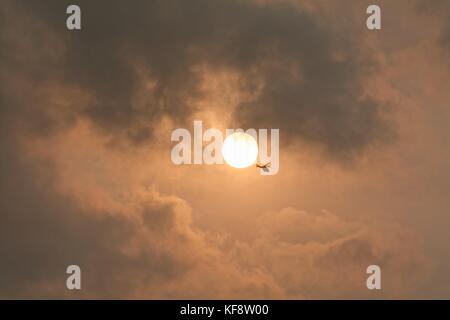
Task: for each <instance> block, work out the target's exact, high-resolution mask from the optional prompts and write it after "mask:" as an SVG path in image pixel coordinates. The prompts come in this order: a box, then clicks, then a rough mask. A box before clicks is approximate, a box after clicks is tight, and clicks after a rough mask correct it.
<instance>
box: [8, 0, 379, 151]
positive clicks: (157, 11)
mask: <svg viewBox="0 0 450 320" xmlns="http://www.w3.org/2000/svg"><path fill="white" fill-rule="evenodd" d="M68 4H69V2H67V1H46V2H45V3H43V2H36V1H26V2H24V3H21V4H20V5H14V6H13V7H16V8H20V9H18V10H21V11H22V12H28V13H29V14H31V15H32V16H33V17H34V18H35V19H37V21H38V23H41V24H44V25H47V26H48V27H49V28H50V30H52V31H53V32H55V34H57V37H56V39H57V41H60V42H61V43H62V44H63V45H64V48H65V50H64V53H63V54H62V56H61V59H59V60H58V61H56V62H55V63H54V64H49V65H47V66H46V68H47V70H46V72H48V74H50V75H52V74H53V75H55V76H56V75H57V76H58V77H60V81H62V82H63V83H65V84H66V85H72V86H77V87H80V88H81V89H83V90H85V91H87V92H90V93H92V95H93V96H94V97H95V99H94V101H91V102H90V103H88V104H86V105H84V107H83V108H82V114H83V115H85V116H88V117H90V118H91V119H92V120H93V121H94V122H95V123H96V124H97V125H98V126H99V127H100V128H103V129H105V130H106V131H107V132H112V133H115V134H125V135H127V136H128V137H130V138H132V140H133V141H142V140H145V139H147V138H149V137H150V136H151V127H152V124H154V123H155V121H158V120H159V119H161V117H162V116H163V115H170V116H171V117H172V118H174V119H175V120H176V121H177V122H178V123H183V121H185V120H186V119H187V117H188V116H189V115H190V114H191V112H192V111H193V108H195V106H194V105H192V104H191V103H190V102H189V101H192V100H193V99H194V100H195V99H197V98H201V97H202V94H203V92H202V90H201V89H200V86H199V85H200V83H199V77H198V74H197V73H196V72H195V70H194V67H196V66H198V65H199V64H208V65H210V66H211V67H212V68H226V69H228V70H234V71H237V72H239V73H240V74H241V76H242V78H243V79H244V80H245V81H246V82H247V83H248V84H249V85H248V86H247V87H246V88H247V89H246V90H250V91H251V90H252V89H251V88H252V85H251V84H252V83H253V82H254V81H262V82H263V83H264V87H263V90H262V92H260V94H259V95H258V97H257V98H256V99H255V100H254V101H251V102H246V103H242V104H240V105H239V106H238V109H237V110H236V112H235V114H234V116H235V121H236V124H237V125H243V126H245V127H269V128H274V127H277V128H280V129H281V130H282V132H283V135H282V138H283V141H288V142H289V141H293V140H297V139H301V140H304V141H306V142H309V143H313V144H318V145H320V146H322V147H323V148H324V149H326V150H327V151H330V152H332V153H334V154H336V155H338V156H339V155H348V154H352V153H353V152H354V151H358V150H362V149H364V148H365V147H366V146H367V145H369V144H371V143H373V142H376V141H378V140H380V138H383V137H386V135H385V132H387V131H388V130H387V127H386V126H385V124H384V122H383V121H382V119H381V117H380V114H381V113H382V109H383V106H382V105H380V103H378V102H377V101H375V100H374V99H373V98H370V97H367V96H365V95H364V94H363V90H362V88H361V81H362V79H363V75H364V74H365V72H366V71H367V70H368V68H371V67H373V64H372V62H371V61H370V59H365V58H362V57H360V56H359V54H360V52H358V51H357V50H356V49H355V47H357V46H358V45H359V44H355V43H353V44H352V42H351V39H348V38H346V37H345V36H343V35H342V34H339V30H337V29H336V30H335V29H334V28H333V27H331V28H326V27H324V25H323V24H321V23H320V21H319V19H318V18H317V17H314V16H313V15H312V14H311V13H307V12H306V11H305V12H302V11H301V10H300V9H298V8H294V7H292V6H291V5H289V4H287V3H284V4H282V3H274V4H261V3H259V4H257V3H255V2H253V1H240V0H230V1H206V0H192V1H133V4H132V5H131V4H130V5H127V6H124V5H123V2H120V1H95V2H93V1H79V5H80V6H81V7H82V14H83V30H82V31H81V32H68V31H67V30H66V29H65V25H64V19H65V15H64V12H65V8H66V6H67V5H68ZM30 27H31V26H30ZM39 46H49V47H51V46H52V43H49V42H48V40H46V42H45V43H40V44H39ZM30 49H32V48H30ZM11 54H14V52H11ZM336 55H340V58H337V57H336ZM366 58H367V57H366ZM136 62H138V64H139V67H140V68H144V69H145V70H147V71H148V73H149V74H150V75H151V78H152V79H153V80H154V81H155V83H156V84H155V87H154V88H152V91H151V93H149V95H148V96H147V100H146V101H145V103H144V106H141V107H136V105H135V104H134V102H133V96H134V94H135V92H136V90H137V88H138V87H139V86H142V83H140V79H139V77H138V75H137V73H136V68H138V67H137V66H135V65H134V64H135V63H136ZM35 63H37V64H40V63H45V61H35ZM33 81H35V80H33ZM253 90H255V89H253Z"/></svg>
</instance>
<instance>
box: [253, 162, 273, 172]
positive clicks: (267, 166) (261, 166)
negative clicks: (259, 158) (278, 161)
mask: <svg viewBox="0 0 450 320" xmlns="http://www.w3.org/2000/svg"><path fill="white" fill-rule="evenodd" d="M270 164H271V163H270V162H267V163H266V164H262V165H261V164H256V167H257V168H260V169H262V170H263V171H264V172H269V168H270Z"/></svg>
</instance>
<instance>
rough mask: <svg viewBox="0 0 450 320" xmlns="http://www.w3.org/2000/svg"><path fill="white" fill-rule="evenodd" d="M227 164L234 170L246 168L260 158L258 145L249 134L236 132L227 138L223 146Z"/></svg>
mask: <svg viewBox="0 0 450 320" xmlns="http://www.w3.org/2000/svg"><path fill="white" fill-rule="evenodd" d="M222 155H223V158H224V159H225V162H226V163H227V164H229V165H230V166H232V167H233V168H246V167H249V166H251V165H252V164H254V163H255V162H256V159H257V158H258V144H257V143H256V140H255V138H253V137H252V136H251V135H249V134H248V133H244V132H235V133H233V134H231V135H229V136H228V137H226V139H225V141H224V143H223V146H222Z"/></svg>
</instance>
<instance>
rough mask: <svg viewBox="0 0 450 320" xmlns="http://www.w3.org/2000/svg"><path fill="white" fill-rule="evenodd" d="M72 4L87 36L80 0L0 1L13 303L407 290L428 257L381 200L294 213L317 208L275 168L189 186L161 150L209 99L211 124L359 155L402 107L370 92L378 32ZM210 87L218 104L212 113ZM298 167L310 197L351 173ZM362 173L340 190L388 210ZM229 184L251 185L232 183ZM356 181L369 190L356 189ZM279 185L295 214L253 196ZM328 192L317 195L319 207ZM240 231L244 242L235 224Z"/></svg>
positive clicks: (282, 9)
mask: <svg viewBox="0 0 450 320" xmlns="http://www.w3.org/2000/svg"><path fill="white" fill-rule="evenodd" d="M78 3H79V5H80V6H81V7H82V15H83V29H82V31H81V32H69V31H67V30H66V28H65V23H64V19H65V8H66V7H67V5H68V4H71V3H69V2H67V1H51V0H49V1H46V2H45V3H44V2H36V1H24V2H21V3H15V2H13V1H2V3H1V19H0V21H2V22H1V23H2V28H1V29H2V31H1V34H0V45H1V47H2V49H3V50H1V51H0V57H1V59H0V68H1V70H2V72H1V74H0V77H1V78H0V82H1V84H2V85H1V100H2V103H1V109H0V112H1V116H0V130H1V131H0V133H1V137H0V145H1V148H2V153H1V157H2V159H1V162H0V176H1V177H2V179H1V180H0V187H1V189H0V192H1V194H2V197H1V199H0V256H1V257H2V261H1V262H0V297H4V298H17V297H20V298H72V297H81V298H86V297H93V298H346V297H352V298H361V297H367V298H372V297H395V298H397V297H400V298H404V297H411V296H414V295H415V294H416V293H417V292H418V290H419V289H420V286H421V284H422V283H423V282H426V281H427V277H428V274H429V272H430V270H431V269H432V266H433V264H432V262H431V261H430V259H429V258H428V257H427V255H426V254H425V253H424V251H425V250H424V248H423V247H422V244H421V238H420V236H418V235H416V234H415V233H413V232H410V231H408V229H407V227H406V226H405V227H399V226H398V224H396V223H392V224H382V223H380V221H378V220H377V219H375V218H374V220H368V218H369V217H370V216H371V215H372V213H373V212H374V211H376V209H373V208H368V210H367V212H366V211H364V210H361V211H358V210H356V209H354V208H353V211H351V210H350V212H349V213H348V215H347V214H346V215H345V216H347V218H343V216H344V215H341V214H337V213H333V211H334V210H330V211H320V212H315V211H314V210H299V209H297V208H296V207H300V208H302V207H304V206H303V205H295V206H294V205H292V204H291V203H297V204H298V202H300V200H298V198H301V197H299V196H298V193H297V189H296V187H297V181H294V182H293V181H292V180H289V181H290V185H292V186H293V188H292V189H293V190H291V191H286V190H285V189H286V186H285V185H283V182H284V181H285V180H276V179H277V177H274V178H273V179H272V180H270V182H269V183H268V184H262V183H260V181H261V180H251V179H249V180H248V181H246V182H245V183H243V182H242V180H243V178H242V177H248V176H249V175H248V176H245V175H244V176H237V175H236V176H234V175H233V176H232V178H230V179H229V180H226V179H223V180H222V178H223V176H221V174H223V173H224V172H226V170H223V171H220V172H219V170H218V171H214V174H215V176H214V179H211V175H207V174H206V173H205V172H207V171H206V170H208V169H205V171H201V173H202V174H204V175H200V174H199V173H198V172H199V171H200V170H202V169H198V168H195V169H193V168H184V169H186V171H187V170H189V174H190V175H189V177H192V179H191V180H189V181H187V182H186V181H184V182H180V181H181V178H180V177H179V176H182V177H185V176H183V173H181V174H180V171H177V170H174V169H173V167H169V165H167V161H166V160H167V149H168V143H166V141H167V142H168V141H169V135H164V134H162V133H161V132H158V130H159V129H160V128H161V127H162V126H163V125H165V126H169V125H168V124H170V125H173V126H178V125H182V124H186V123H190V121H191V120H192V117H194V116H196V115H197V114H198V112H200V113H201V112H209V111H212V112H216V113H217V114H216V118H218V119H222V118H225V117H228V116H231V119H230V122H231V123H232V124H233V127H237V126H238V125H242V126H245V127H246V126H248V127H267V128H273V127H279V128H280V129H281V132H282V139H283V141H284V142H287V143H290V142H293V143H296V142H298V141H301V142H305V143H309V144H311V145H314V146H317V147H319V148H321V149H323V150H325V151H326V152H325V156H324V160H325V161H330V162H332V161H335V160H336V159H341V160H342V159H346V160H347V159H348V158H349V157H353V156H354V155H355V154H357V153H359V152H363V151H364V150H366V148H368V147H370V146H371V145H372V144H375V143H378V142H379V141H384V139H386V137H389V135H390V129H391V128H390V126H389V124H387V123H386V122H385V121H384V120H383V116H382V114H383V112H384V106H385V105H386V104H387V103H388V102H386V101H388V100H389V99H387V100H386V97H385V96H383V94H380V97H374V96H373V95H368V93H367V92H368V91H370V90H368V88H366V87H365V83H366V80H367V78H368V77H369V76H370V75H371V74H372V73H373V72H375V73H376V71H377V70H378V68H379V67H380V66H379V65H378V63H379V62H380V61H381V62H383V59H381V58H380V57H378V58H379V60H376V61H377V62H375V60H373V59H372V58H373V57H372V56H371V55H370V54H368V53H367V52H368V51H370V50H371V49H373V48H366V47H365V45H366V44H367V43H366V42H365V41H362V40H361V39H360V38H352V35H350V34H347V33H345V32H341V31H343V30H341V29H340V24H338V23H337V24H334V23H333V24H331V23H329V21H328V23H327V21H326V18H325V17H323V16H321V13H320V12H321V11H320V10H310V9H311V8H309V9H307V8H306V7H305V8H303V7H302V6H298V5H293V4H288V3H287V2H267V1H238V0H229V1H228V0H227V1H217V2H212V1H206V0H192V1H181V0H180V1H166V0H164V1H134V2H133V5H130V6H124V4H123V2H119V1H104V2H101V1H95V2H93V1H79V2H78ZM327 3H329V2H327ZM322 5H323V3H322ZM310 6H314V5H310ZM329 6H330V7H327V8H328V9H329V10H330V11H331V12H333V7H332V5H331V4H329ZM319 7H320V6H319ZM330 8H331V9H330ZM342 10H343V9H342ZM337 20H340V19H336V21H337ZM408 20H409V19H408ZM333 21H334V20H333ZM352 27H354V25H352ZM444 31H445V30H444ZM356 33H358V32H356ZM444 34H445V33H444ZM383 35H384V36H386V34H383ZM391 40H392V42H395V43H398V39H397V38H396V37H395V36H393V37H392V38H391ZM408 43H414V42H413V41H412V42H408ZM360 46H361V48H360ZM394 47H395V46H394ZM413 49H414V48H412V49H411V50H413ZM380 50H382V49H380ZM377 54H379V55H381V56H382V58H384V59H385V58H386V57H385V56H384V54H385V52H382V51H380V52H377ZM407 57H415V56H414V55H411V56H408V55H407ZM394 61H395V60H394ZM391 63H392V62H391ZM405 66H407V67H408V68H409V61H408V63H405ZM384 71H385V72H386V70H384ZM388 71H389V70H388ZM205 73H206V74H205ZM399 73H400V75H404V73H403V72H399ZM217 75H224V76H223V77H219V76H217ZM381 75H382V76H381V77H379V79H380V78H381V82H383V84H385V85H386V86H389V85H391V84H390V83H389V82H388V81H385V79H386V78H385V77H387V76H391V75H392V74H389V73H388V74H387V75H386V74H381ZM406 75H407V77H408V78H413V77H412V76H409V75H411V73H407V74H406ZM222 79H224V82H222ZM395 79H397V78H395ZM400 79H401V78H400ZM225 80H226V81H225ZM214 81H215V82H214ZM423 81H424V82H426V79H424V80H423ZM205 82H207V85H206V86H205ZM213 82H214V83H213ZM397 82H398V83H400V84H402V85H403V84H404V83H406V82H403V81H397ZM230 83H231V84H232V85H230ZM208 85H211V86H212V87H213V89H212V88H211V87H208ZM399 86H400V87H401V85H399ZM225 87H226V89H227V92H226V96H227V97H228V96H233V99H230V100H232V101H231V102H230V106H229V108H228V106H227V103H228V100H227V99H226V98H222V97H221V96H220V94H219V93H221V92H223V91H224V88H225ZM392 87H394V86H393V85H392ZM382 88H385V87H382ZM389 89H392V88H389ZM400 89H401V88H400ZM400 89H399V90H400ZM392 90H393V91H394V89H392ZM228 91H232V92H228ZM412 91H414V90H412ZM415 91H420V90H415ZM378 92H381V93H383V90H380V91H377V93H378ZM395 93H397V91H395ZM235 96H236V97H238V98H236V99H234V97H235ZM382 96H383V97H382ZM382 98H383V99H384V100H381V99H382ZM214 99H218V100H220V99H222V100H221V101H220V102H221V103H218V104H217V105H219V107H217V106H216V108H214V109H213V108H211V109H210V108H209V106H210V104H212V103H216V102H217V101H215V100H214ZM381 101H383V102H381ZM223 106H225V107H226V108H222V107H223ZM224 110H226V111H225V112H224ZM408 110H409V109H408ZM225 113H226V114H225ZM167 119H169V120H167ZM165 121H168V122H165ZM405 122H408V120H405ZM407 124H408V125H409V123H407ZM221 125H225V124H224V123H221ZM169 130H170V129H169ZM417 131H421V132H422V130H417ZM164 133H165V132H164ZM143 142H145V143H146V144H145V146H144V147H142V144H143ZM424 143H426V142H424ZM414 146H415V145H414ZM143 150H144V151H143ZM295 155H296V154H295V152H294V151H292V157H294V156H295ZM290 156H291V155H290ZM308 156H309V154H308V153H305V158H306V157H308ZM421 156H424V155H421ZM408 158H410V159H416V158H417V157H416V154H412V155H411V156H409V154H408ZM291 160H292V159H291ZM388 160H389V159H387V160H386V158H382V160H381V161H380V162H383V163H384V162H385V161H388ZM414 161H416V160H414ZM293 162H294V161H293V160H292V162H291V165H290V168H286V169H283V170H285V171H284V172H287V173H286V176H288V175H289V176H290V174H291V173H292V172H293V173H298V172H300V174H296V175H293V176H294V177H301V178H302V179H303V178H305V177H306V176H307V174H304V173H303V172H304V171H306V170H309V168H312V169H313V170H312V171H315V172H314V180H315V181H316V180H317V181H318V182H317V183H319V184H322V185H324V187H323V188H317V189H314V187H313V186H312V185H313V183H309V182H306V183H305V187H311V190H319V191H320V190H322V191H324V190H325V192H329V191H330V189H333V188H335V189H340V188H344V187H345V185H346V184H345V183H342V185H341V184H339V183H336V184H330V185H331V186H329V185H328V182H327V179H330V177H331V179H335V180H340V179H341V178H342V180H344V179H345V178H347V176H346V174H348V172H343V173H342V172H340V171H339V174H337V175H326V174H324V175H322V174H321V173H322V172H321V169H322V168H320V166H314V165H313V166H311V167H307V169H305V168H300V169H299V168H298V167H296V166H297V165H298V164H294V163H293ZM286 163H287V162H286ZM303 164H304V163H301V164H300V165H298V166H299V167H301V166H302V165H303ZM389 164H390V163H389V162H386V163H384V165H385V166H386V167H388V166H389ZM373 168H374V170H373V172H374V173H373V175H377V173H378V171H376V169H377V168H378V170H380V169H379V167H376V166H374V167H373ZM395 168H397V167H395ZM411 168H412V169H411V170H412V171H414V172H416V171H417V170H416V167H414V166H412V167H411ZM180 170H183V169H180ZM195 170H198V171H195ZM302 170H303V171H302ZM336 170H338V169H336ZM370 170H371V171H372V168H370ZM389 170H390V171H392V168H389ZM316 171H317V173H316ZM396 171H398V172H397V174H398V177H401V178H402V179H403V178H404V176H402V174H405V173H404V172H403V171H401V170H396ZM412 171H411V172H412ZM406 172H407V171H406ZM207 173H210V172H207ZM405 175H409V173H408V172H407V174H405ZM286 176H283V179H284V177H286ZM424 176H425V174H424ZM336 177H337V178H336ZM367 177H368V176H365V175H364V174H361V176H360V177H359V179H360V180H356V178H355V180H352V177H350V178H349V180H352V181H351V182H348V181H347V184H351V186H350V187H347V188H346V189H345V190H343V191H341V192H338V191H337V190H332V192H330V193H333V194H332V195H330V196H329V197H330V198H333V197H336V198H341V197H342V202H348V203H352V202H353V200H355V202H356V203H364V205H365V206H373V207H376V206H375V205H374V203H371V199H374V200H372V201H373V202H375V201H378V200H379V198H378V194H374V195H373V194H371V195H365V194H364V195H362V193H366V192H365V190H366V189H365V188H367V185H369V186H370V185H371V184H377V188H380V189H381V188H383V189H384V184H383V183H378V180H375V181H374V180H371V181H369V182H367V181H365V179H366V178H367ZM395 177H397V176H395ZM363 180H364V182H361V181H363ZM393 180H394V178H393ZM398 180H400V179H398ZM224 181H226V182H227V184H226V185H225V184H224V183H223V182H224ZM255 181H256V182H255ZM266 181H267V180H266ZM280 181H281V182H280ZM355 181H356V182H355ZM386 181H388V182H386ZM386 181H384V183H385V184H386V186H387V187H386V188H387V191H386V190H384V192H386V193H389V192H391V194H389V196H386V199H388V200H386V202H389V203H388V204H386V206H387V205H389V208H390V210H388V213H389V214H391V215H392V217H393V220H395V219H397V216H401V214H405V213H404V212H397V210H396V208H397V207H400V208H402V204H403V203H401V201H402V200H405V199H407V200H408V201H409V199H410V198H411V196H410V195H411V193H406V192H405V193H406V194H401V195H399V199H394V198H395V197H394V196H392V195H393V194H397V193H396V191H398V190H397V189H395V188H393V189H389V187H390V186H389V185H390V184H395V183H394V182H393V181H392V180H386ZM406 181H409V180H406ZM411 181H414V183H416V180H411ZM418 181H420V180H418ZM357 182H359V183H361V185H359V184H358V183H357ZM366 182H367V185H366V184H365V183H366ZM391 182H392V183H391ZM427 183H430V181H428V180H427ZM181 184H183V185H182V186H181ZM256 184H258V187H256ZM405 184H406V183H405ZM425 185H428V184H425ZM442 185H444V184H442ZM192 186H195V187H198V189H196V190H190V191H189V192H190V193H189V195H190V196H191V197H190V199H189V200H187V199H185V197H183V196H182V195H180V193H182V192H180V189H189V188H190V189H193V187H192ZM333 186H334V187H333ZM361 186H362V188H360V187H361ZM232 188H234V190H238V191H241V190H243V191H244V192H245V197H244V196H243V195H242V194H241V195H239V197H237V196H236V194H233V193H231V196H230V194H227V193H226V192H227V190H229V189H232ZM246 188H247V189H248V190H246ZM254 188H258V189H257V190H259V191H261V190H262V191H264V192H261V193H259V192H257V191H255V190H254ZM354 188H360V189H361V190H362V191H360V193H357V194H358V197H359V198H358V199H353V197H354V196H355V195H354V194H355V193H353V191H354ZM377 188H375V190H379V189H377ZM224 189H225V191H224ZM277 189H278V190H281V191H280V192H279V193H283V196H282V197H280V196H279V195H278V197H279V199H282V202H283V205H282V206H278V207H284V208H283V209H281V210H272V211H269V212H265V210H267V209H266V208H265V205H266V204H267V203H269V202H270V197H267V198H268V199H269V200H265V201H262V200H261V195H260V194H264V195H265V194H269V195H273V196H275V195H274V194H275V193H276V192H273V193H272V191H274V190H277ZM368 189H369V190H372V189H370V188H368ZM406 189H407V190H408V192H409V191H410V190H411V186H409V185H408V186H407V188H406ZM444 189H445V188H444ZM198 190H202V191H203V190H204V192H199V191H198ZM249 190H251V191H249ZM349 190H350V191H351V192H348V191H349ZM392 190H394V191H393V192H392ZM244 192H242V193H244ZM308 192H309V193H308ZM186 193H187V192H185V194H186ZM312 193H313V191H308V190H307V191H305V195H304V196H303V198H306V197H307V196H308V195H311V194H312ZM375 193H376V192H375ZM192 194H194V196H192ZM380 194H382V193H381V192H380ZM412 194H414V193H412ZM216 196H217V197H223V199H225V200H223V199H221V202H219V201H215V200H216V199H215V198H214V197H216ZM227 196H229V197H228V198H227ZM233 196H234V197H233ZM317 197H318V196H317ZM402 197H403V198H402ZM186 198H187V197H186ZM312 198H313V197H312ZM323 198H325V197H323ZM323 198H322V199H321V200H320V201H319V200H311V202H309V203H308V205H305V207H308V206H316V205H317V206H318V205H320V206H321V205H322V202H324V203H326V201H322V200H323ZM229 199H233V200H234V199H237V200H238V201H235V202H239V203H235V204H234V205H235V206H234V207H233V206H230V208H237V207H239V208H238V209H239V210H235V211H236V212H227V213H230V216H231V217H228V218H227V219H229V220H232V221H233V226H232V227H230V228H229V230H225V231H223V230H219V231H217V230H215V229H214V228H208V224H207V223H205V220H208V219H210V220H212V219H215V218H217V221H218V222H217V221H215V222H216V223H217V224H220V222H221V221H223V220H225V219H223V217H220V218H218V217H216V216H215V215H216V214H217V212H216V211H219V210H218V209H217V208H216V207H217V203H221V204H223V207H224V208H220V209H221V212H222V211H226V210H227V208H228V207H227V202H229ZM430 199H434V198H433V197H430ZM445 199H446V200H447V198H445ZM279 201H280V200H279ZM273 203H275V201H274V202H273ZM273 203H270V206H271V207H273V206H277V205H278V204H277V205H275V204H273ZM328 203H332V201H330V202H328ZM445 204H447V202H445ZM238 205H239V206H238ZM252 206H255V207H257V208H258V209H254V208H253V207H252ZM291 206H293V207H291ZM348 207H351V206H350V205H349V206H348ZM443 207H444V206H443ZM199 208H202V209H203V210H204V211H207V214H204V212H201V210H199ZM205 208H206V209H205ZM261 208H262V209H261ZM369 209H371V210H369ZM230 211H231V210H230ZM247 211H249V212H247ZM255 211H256V212H255ZM337 211H339V210H337ZM436 211H439V212H441V211H442V212H445V210H443V209H442V210H436ZM397 213H398V214H397ZM202 214H203V216H202ZM233 215H234V216H233ZM205 216H207V217H206V218H205ZM249 217H250V218H249ZM220 219H223V220H220ZM248 220H250V221H248ZM420 221H422V220H420ZM440 221H441V220H440ZM239 222H243V223H242V226H237V224H239ZM433 222H435V221H433ZM400 224H401V223H400ZM205 225H206V226H205ZM247 225H248V226H250V227H249V229H248V230H247V229H246V230H245V233H246V235H247V237H239V236H237V233H238V232H235V231H236V230H237V229H238V228H239V227H240V228H245V227H246V226H247ZM243 238H244V239H243ZM73 263H75V264H79V265H80V266H81V268H82V272H83V286H85V287H84V288H85V290H83V291H82V292H79V293H73V292H68V291H67V290H66V289H65V279H66V274H65V273H64V271H65V268H66V266H67V265H69V264H73ZM374 263H375V264H379V265H380V266H381V268H382V272H383V280H382V285H383V288H385V289H386V290H384V291H383V292H381V293H373V292H369V291H368V290H367V289H366V288H365V287H364V285H365V280H366V277H367V275H366V274H365V268H366V267H367V266H368V265H369V264H374ZM445 272H446V270H444V272H443V273H442V274H445ZM438 280H439V281H440V279H438ZM430 284H433V282H429V283H428V285H430ZM443 292H444V291H443Z"/></svg>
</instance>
